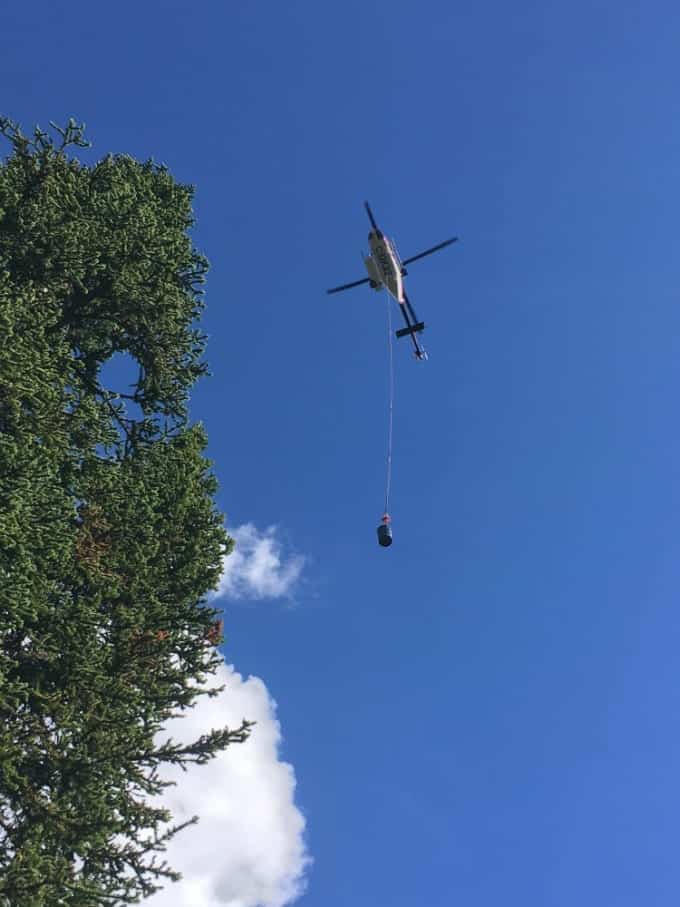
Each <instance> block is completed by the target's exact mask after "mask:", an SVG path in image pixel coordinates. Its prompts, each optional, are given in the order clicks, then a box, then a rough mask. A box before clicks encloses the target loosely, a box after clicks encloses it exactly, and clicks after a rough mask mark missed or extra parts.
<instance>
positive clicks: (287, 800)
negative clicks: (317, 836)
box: [149, 665, 311, 907]
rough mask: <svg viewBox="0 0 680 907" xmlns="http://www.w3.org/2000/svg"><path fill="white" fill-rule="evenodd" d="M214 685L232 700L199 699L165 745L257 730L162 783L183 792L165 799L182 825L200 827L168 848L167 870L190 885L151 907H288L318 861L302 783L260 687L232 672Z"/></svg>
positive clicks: (170, 773)
mask: <svg viewBox="0 0 680 907" xmlns="http://www.w3.org/2000/svg"><path fill="white" fill-rule="evenodd" d="M216 681H217V683H218V684H222V683H226V685H227V686H226V688H225V690H224V691H223V692H222V693H220V694H219V695H218V696H216V697H214V698H208V697H201V699H199V700H198V702H197V703H196V706H195V708H194V709H192V710H190V711H189V712H187V713H186V717H184V718H182V719H174V720H173V721H171V722H170V723H169V724H168V725H167V727H166V731H165V734H164V735H163V739H165V738H166V737H167V736H171V737H172V738H173V740H175V741H177V742H180V741H181V742H188V741H190V740H193V739H195V738H197V737H198V736H200V735H201V734H203V733H207V732H208V731H209V730H210V729H211V728H219V727H224V726H225V725H228V726H229V727H231V728H234V729H235V728H237V727H238V726H239V725H240V724H241V719H242V718H248V720H252V721H256V722H257V724H256V725H255V727H254V728H253V729H252V733H251V736H250V738H249V739H248V740H247V741H246V742H245V743H239V744H232V745H231V746H229V747H228V748H227V749H226V750H225V751H224V752H222V753H220V755H219V756H217V757H216V758H215V759H213V760H212V761H211V762H209V763H208V764H206V765H203V766H197V765H191V766H189V768H188V770H187V771H186V772H183V771H182V770H181V769H180V768H178V767H174V766H169V767H167V768H166V769H165V770H164V772H163V773H162V774H163V777H164V778H165V779H166V780H168V781H176V782H177V786H176V787H169V788H167V790H166V791H165V793H164V794H163V797H162V800H163V804H164V805H165V806H167V807H168V808H169V809H170V810H171V811H172V813H173V818H174V821H176V822H180V821H183V820H185V819H188V818H190V817H191V816H193V815H198V816H200V817H201V819H200V821H199V823H198V824H197V825H194V826H190V827H188V828H186V829H184V831H181V832H179V834H177V835H176V836H175V838H174V839H172V840H171V841H170V843H169V845H168V850H167V854H166V857H167V860H168V862H169V864H170V865H171V866H172V868H173V869H176V870H178V871H179V872H181V873H182V875H183V879H182V880H181V881H180V882H176V883H174V884H173V883H170V882H168V883H167V885H166V887H165V888H164V889H163V890H162V891H160V892H158V893H157V894H155V895H154V896H153V897H152V898H150V899H149V903H151V904H154V905H156V907H283V905H286V904H290V903H292V902H293V901H294V900H296V899H297V898H298V897H299V896H300V895H301V894H302V893H303V891H304V888H305V878H304V876H305V870H306V868H307V866H308V865H309V863H310V862H311V860H310V858H309V856H308V854H307V852H306V849H305V843H304V830H305V819H304V816H303V815H302V813H301V812H300V810H299V809H298V808H297V807H296V805H295V802H294V795H295V773H294V771H293V767H292V766H291V765H289V764H288V763H286V762H282V761H280V759H279V752H278V750H279V745H280V743H281V730H280V726H279V722H278V721H277V720H276V703H275V702H274V701H273V699H272V698H271V696H270V695H269V692H268V690H267V688H266V686H265V685H264V683H263V682H262V681H261V680H260V679H259V678H258V677H248V678H247V679H246V680H244V679H243V678H242V677H241V675H240V674H237V673H236V672H235V671H234V668H233V667H232V666H230V665H224V666H223V667H222V668H220V669H219V672H218V676H217V677H216Z"/></svg>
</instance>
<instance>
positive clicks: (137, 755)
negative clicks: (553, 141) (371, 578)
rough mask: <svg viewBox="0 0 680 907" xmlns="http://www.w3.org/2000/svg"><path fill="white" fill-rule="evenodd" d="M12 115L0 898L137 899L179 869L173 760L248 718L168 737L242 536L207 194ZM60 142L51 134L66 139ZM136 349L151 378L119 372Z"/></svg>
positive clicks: (35, 906)
mask: <svg viewBox="0 0 680 907" xmlns="http://www.w3.org/2000/svg"><path fill="white" fill-rule="evenodd" d="M53 129H54V131H53V132H52V133H51V134H48V133H46V132H43V131H42V130H40V129H36V130H35V132H34V134H33V135H32V136H31V137H30V138H29V137H26V136H24V135H23V134H22V132H21V130H20V129H19V128H18V126H16V125H15V124H14V123H12V122H11V121H9V120H7V119H2V118H0V132H2V134H3V135H4V136H5V137H6V139H8V140H9V143H10V152H9V154H8V156H7V157H6V159H5V160H4V161H3V162H2V163H0V338H1V340H2V343H1V344H0V904H3V898H4V904H6V905H12V907H24V905H26V907H54V905H59V904H64V905H82V907H92V905H99V904H107V905H110V904H127V903H137V902H138V901H139V900H140V899H141V898H143V897H145V896H148V895H149V894H151V893H152V892H153V891H155V890H157V888H158V887H159V885H160V884H162V883H164V882H165V881H166V880H169V879H176V878H178V874H177V873H176V872H174V871H173V870H172V869H171V868H170V867H169V866H168V865H167V864H166V863H165V861H164V860H163V857H162V852H163V850H164V846H165V843H166V842H167V840H168V839H169V838H170V837H171V836H172V835H174V834H175V833H177V832H178V831H179V830H181V828H183V827H184V825H186V824H189V823H183V824H182V825H180V826H175V825H173V824H172V817H171V816H170V814H169V813H168V811H167V810H165V809H163V808H162V805H161V804H162V797H161V798H160V800H159V798H158V797H156V798H155V799H153V797H154V795H160V794H162V791H163V790H164V788H165V787H166V786H167V785H166V783H165V782H164V781H163V780H162V775H163V772H162V769H163V766H164V765H166V764H169V763H175V764H182V765H184V764H187V763H190V762H197V763H205V762H207V761H208V760H210V759H211V758H212V757H214V756H215V755H216V754H217V753H219V752H221V751H222V750H224V749H225V748H226V747H227V746H228V745H229V744H231V743H234V742H243V741H244V740H245V739H246V738H247V736H248V734H249V731H250V727H251V725H250V723H249V722H247V721H245V720H244V721H243V723H242V725H241V726H240V727H239V728H236V729H229V728H224V729H219V730H213V731H211V732H210V733H208V734H206V735H205V736H203V737H201V738H200V739H199V740H196V741H194V742H193V743H192V744H191V745H185V746H181V745H179V744H175V743H174V742H173V741H172V740H168V739H167V738H166V737H164V735H163V733H162V729H163V727H164V726H165V724H166V723H167V721H168V719H170V718H171V717H173V716H175V715H178V714H181V713H182V711H184V710H186V709H188V708H191V706H192V704H193V703H194V702H195V701H196V698H197V697H199V696H203V695H215V693H216V692H217V689H214V688H211V687H210V685H209V681H210V677H211V675H212V674H214V672H215V670H216V667H217V665H219V664H220V663H221V658H220V656H219V654H218V653H217V651H216V649H215V644H216V643H218V642H219V641H220V639H221V622H218V621H217V611H216V610H215V609H213V608H211V607H209V605H208V602H207V600H206V595H207V593H208V592H209V591H210V590H211V589H212V588H214V587H215V585H216V583H217V580H218V577H219V570H220V563H221V558H222V555H223V554H224V553H225V552H228V551H229V550H230V548H231V545H232V541H231V539H229V538H228V536H227V535H226V533H225V531H224V528H223V521H222V517H221V515H220V514H219V513H218V512H217V511H216V509H215V505H214V500H213V498H214V493H215V490H216V483H215V479H214V477H213V475H212V474H211V471H210V463H209V462H208V461H207V460H206V459H205V457H204V453H203V452H204V448H205V445H206V437H205V433H204V431H203V429H202V428H201V427H200V426H195V425H194V426H191V425H190V424H189V423H188V418H187V401H188V393H189V389H190V387H191V385H192V384H193V382H194V381H195V380H196V379H197V378H198V377H199V376H200V375H202V374H204V373H205V370H206V366H205V363H204V362H203V359H202V355H203V350H204V337H203V336H202V335H201V333H200V332H199V331H198V329H197V326H196V325H197V320H198V318H199V316H200V313H201V310H202V297H201V284H202V282H203V280H204V275H205V272H206V268H207V264H206V261H205V259H204V258H202V257H201V256H200V255H199V254H198V253H197V252H196V250H195V249H194V248H193V245H192V243H191V240H190V238H189V236H188V230H189V229H190V227H191V226H192V223H193V217H192V211H191V200H192V189H191V187H187V186H182V185H179V184H177V183H176V182H175V181H174V180H173V178H172V177H171V176H170V174H169V173H168V171H167V170H166V168H165V167H162V166H159V165H157V164H154V163H153V162H146V163H139V162H137V161H135V160H133V159H132V158H131V157H128V156H126V155H119V156H109V157H106V158H105V159H103V160H101V161H99V162H98V163H94V164H92V165H85V164H83V163H81V162H79V161H78V160H77V159H75V158H73V157H72V156H71V155H70V149H71V148H72V147H73V146H75V147H86V146H87V143H86V142H85V140H84V137H83V129H82V127H81V126H79V125H78V124H76V123H75V122H74V121H70V122H69V123H68V124H67V126H66V127H65V128H60V127H57V126H53ZM53 136H54V137H53ZM117 353H118V354H124V355H126V356H128V357H131V358H132V359H133V360H134V361H135V363H136V371H137V375H138V376H137V380H136V382H135V383H134V385H133V386H132V387H131V388H127V389H126V392H125V393H123V392H122V390H121V389H120V388H115V387H108V386H106V382H105V381H104V375H105V374H107V371H106V369H104V370H103V366H104V365H105V364H106V363H107V362H108V361H109V360H110V359H111V358H112V357H113V356H114V355H115V354H117ZM190 821H191V822H193V821H195V819H192V820H190Z"/></svg>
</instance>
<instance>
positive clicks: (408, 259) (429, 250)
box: [402, 236, 458, 265]
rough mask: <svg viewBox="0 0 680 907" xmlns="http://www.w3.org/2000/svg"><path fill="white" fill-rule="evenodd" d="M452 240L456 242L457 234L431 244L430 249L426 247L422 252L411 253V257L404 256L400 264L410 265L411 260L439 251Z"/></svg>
mask: <svg viewBox="0 0 680 907" xmlns="http://www.w3.org/2000/svg"><path fill="white" fill-rule="evenodd" d="M454 242H458V237H457V236H454V237H453V239H445V240H444V242H440V243H439V244H438V245H436V246H432V248H431V249H426V250H425V251H424V252H419V253H418V255H413V256H412V257H411V258H405V259H404V260H403V261H402V264H403V265H410V264H411V262H412V261H418V259H419V258H425V256H426V255H432V253H433V252H439V250H440V249H445V248H446V247H447V246H450V245H451V243H454Z"/></svg>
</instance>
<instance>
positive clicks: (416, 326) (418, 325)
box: [397, 321, 425, 337]
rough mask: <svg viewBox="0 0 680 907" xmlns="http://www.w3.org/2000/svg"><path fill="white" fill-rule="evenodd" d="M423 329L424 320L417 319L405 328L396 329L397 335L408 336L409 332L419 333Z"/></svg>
mask: <svg viewBox="0 0 680 907" xmlns="http://www.w3.org/2000/svg"><path fill="white" fill-rule="evenodd" d="M424 330H425V322H424V321H417V322H416V323H415V324H411V325H409V326H408V327H407V328H400V329H399V330H398V331H397V337H408V335H409V334H421V333H422V332H423V331H424Z"/></svg>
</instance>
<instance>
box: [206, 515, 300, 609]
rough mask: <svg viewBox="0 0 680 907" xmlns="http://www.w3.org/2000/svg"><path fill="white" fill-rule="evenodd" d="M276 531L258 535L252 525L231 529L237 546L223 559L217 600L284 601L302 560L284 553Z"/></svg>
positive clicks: (290, 590) (257, 530)
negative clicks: (254, 599)
mask: <svg viewBox="0 0 680 907" xmlns="http://www.w3.org/2000/svg"><path fill="white" fill-rule="evenodd" d="M276 532H277V530H276V527H275V526H270V527H269V528H268V529H265V530H264V531H262V532H261V531H260V530H259V529H257V527H255V526H253V524H252V523H244V524H243V525H242V526H237V527H236V529H230V530H229V535H231V536H232V538H233V539H234V541H235V542H236V546H235V548H234V550H233V551H232V553H231V554H230V555H228V556H227V557H225V558H224V561H223V573H222V577H221V578H220V584H219V587H218V589H217V592H216V597H225V598H258V599H259V598H284V597H285V596H288V595H290V594H291V592H292V591H293V589H294V587H295V585H296V583H297V582H298V580H299V579H300V574H301V573H302V568H303V566H304V562H305V559H304V558H303V557H301V556H299V555H293V554H287V553H285V552H284V548H283V545H282V543H281V542H280V541H279V539H278V538H277V535H276Z"/></svg>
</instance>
